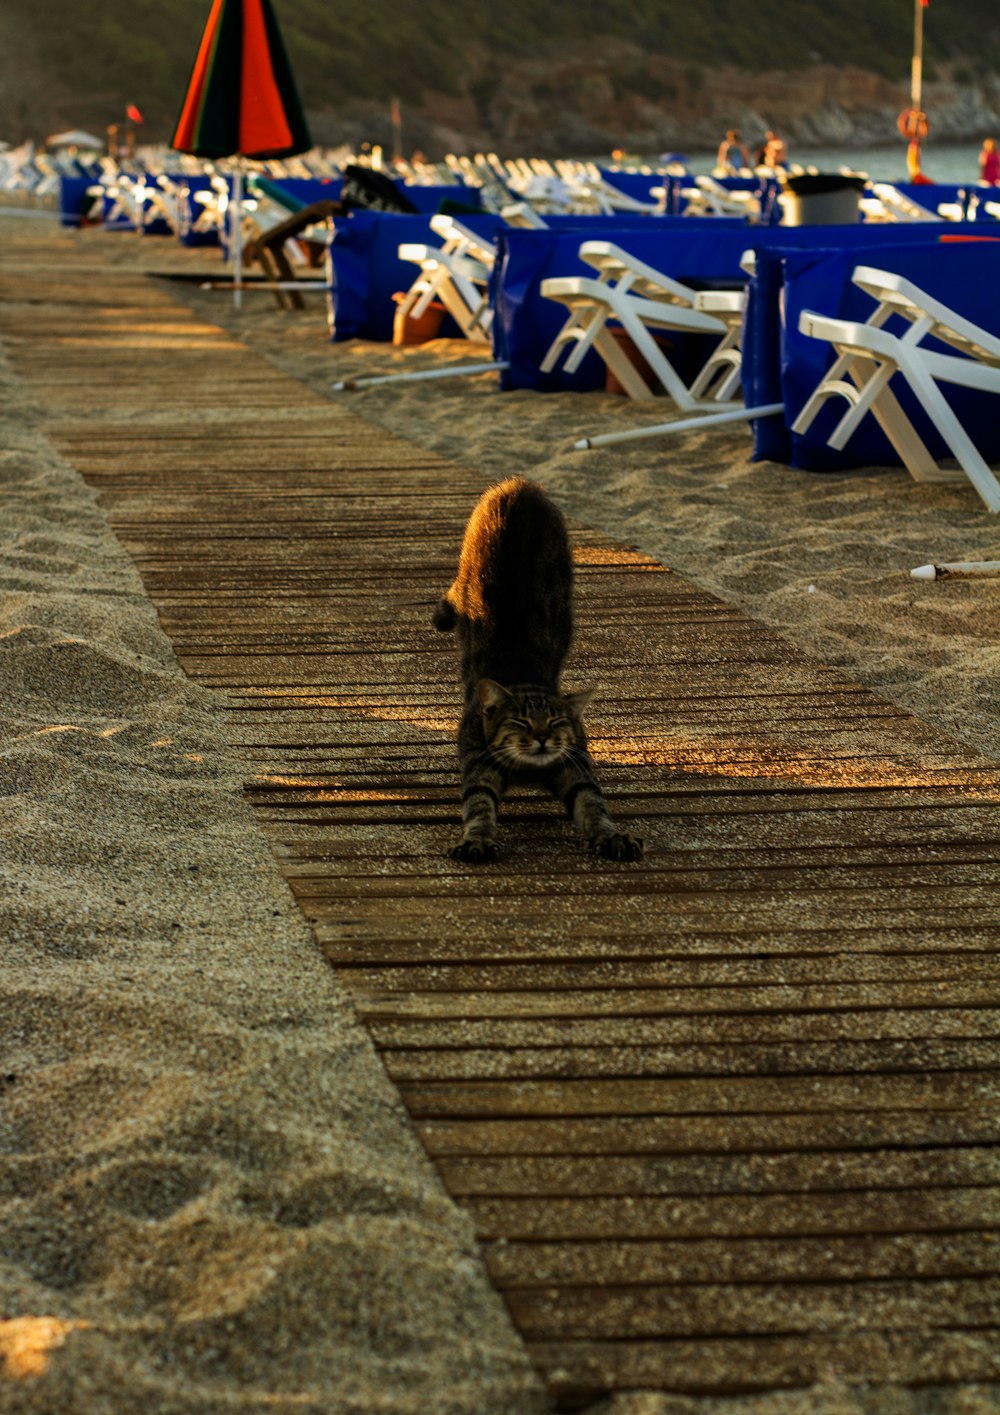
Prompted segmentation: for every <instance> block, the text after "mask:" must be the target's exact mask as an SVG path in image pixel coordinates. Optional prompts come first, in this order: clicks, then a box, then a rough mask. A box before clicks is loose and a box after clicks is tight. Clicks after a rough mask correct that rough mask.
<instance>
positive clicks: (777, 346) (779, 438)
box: [742, 223, 1000, 471]
mask: <svg viewBox="0 0 1000 1415" xmlns="http://www.w3.org/2000/svg"><path fill="white" fill-rule="evenodd" d="M790 229H791V228H790ZM801 229H802V230H812V231H817V230H818V229H820V228H816V227H812V228H801ZM825 229H826V231H827V238H826V239H825V240H824V241H823V242H822V244H820V245H817V246H816V247H815V248H812V249H803V250H801V252H795V253H794V254H793V253H792V252H790V251H789V250H788V247H787V246H786V247H785V248H784V249H782V248H781V247H779V246H775V245H772V244H759V245H756V246H755V250H756V257H757V265H756V275H755V276H754V278H753V279H752V280H751V282H750V285H749V291H748V301H747V313H746V320H745V324H744V330H743V365H742V371H743V393H744V397H745V399H746V402H747V406H748V407H752V406H754V405H755V404H756V405H759V404H763V403H776V402H784V404H785V408H786V412H785V417H784V418H783V419H782V418H767V419H762V420H760V421H757V422H755V423H754V424H753V432H754V460H755V461H764V460H768V461H775V462H786V463H789V464H791V465H792V466H796V467H799V468H801V469H805V470H810V471H831V470H839V469H845V468H849V467H857V466H871V465H898V464H899V459H898V458H897V457H896V455H895V453H894V452H893V450H892V448H891V447H890V445H889V443H888V442H887V441H886V439H885V437H884V435H883V434H882V432H881V430H880V429H879V428H878V425H877V424H876V423H875V422H874V420H873V419H872V418H866V419H865V420H864V422H863V423H862V425H861V427H860V428H859V429H858V431H857V432H856V433H855V434H854V436H853V437H852V439H851V441H850V443H849V444H848V447H847V448H846V449H845V450H844V451H843V452H836V451H834V450H833V449H832V448H829V447H827V446H826V438H827V437H828V436H829V435H830V432H831V431H832V428H833V426H834V425H835V423H836V422H837V421H838V420H839V418H840V417H841V416H842V415H843V413H844V411H845V408H846V404H845V403H844V401H843V400H842V399H832V400H831V401H830V403H829V404H828V406H827V408H825V409H824V410H823V412H822V413H821V414H820V415H819V416H818V417H817V418H816V420H815V421H814V423H813V426H812V428H810V430H809V432H808V433H807V434H806V435H805V436H803V437H799V436H795V437H793V436H792V434H791V433H790V431H789V427H790V426H791V424H792V423H793V422H794V421H795V418H796V417H797V416H798V413H799V412H800V410H801V408H802V406H803V404H804V403H805V402H806V400H807V399H808V397H809V395H810V394H811V392H812V390H813V389H814V388H815V386H816V384H817V383H818V382H819V381H820V379H821V378H822V376H823V374H824V373H825V372H826V370H827V369H828V368H829V367H830V365H831V364H832V363H833V361H834V357H835V355H834V353H833V351H832V350H831V349H830V347H829V345H827V344H824V342H823V341H822V340H817V339H811V338H809V337H808V336H807V335H803V334H801V333H800V332H799V328H798V321H799V315H800V314H801V312H802V310H804V309H813V310H816V311H817V312H818V313H821V314H829V315H835V316H838V317H840V318H848V319H860V320H866V319H867V318H868V316H869V315H870V313H871V311H872V309H873V308H874V306H873V304H872V301H871V298H870V297H869V296H866V295H865V294H864V293H863V292H862V291H860V290H859V289H858V288H857V287H856V286H855V285H854V284H853V283H852V282H851V278H850V277H851V273H852V271H853V270H854V268H855V266H857V265H872V266H875V267H876V268H880V269H886V270H893V271H895V272H897V273H898V274H901V275H904V276H906V277H907V278H909V279H911V280H912V281H913V282H914V284H916V285H918V286H920V287H921V288H922V289H925V290H926V291H927V293H928V294H930V295H934V296H935V297H936V298H940V299H941V300H942V301H943V303H945V304H947V305H949V306H951V307H952V308H953V309H955V310H956V311H957V312H959V313H962V314H965V315H966V316H967V317H968V318H970V319H973V320H974V321H975V322H976V323H977V324H981V325H982V326H983V327H984V328H986V329H987V330H990V331H991V332H997V333H1000V291H998V290H997V286H998V277H1000V242H996V243H995V242H993V241H991V240H984V241H982V242H980V241H978V240H977V241H973V242H966V241H955V242H952V241H949V240H948V239H947V236H948V235H951V234H954V228H951V231H950V232H946V233H944V234H945V237H946V238H945V239H944V240H942V239H941V235H942V233H941V228H940V226H938V225H936V224H934V225H931V226H925V225H923V223H914V224H913V225H887V226H860V227H848V228H825ZM833 229H836V230H837V232H838V234H839V235H840V237H841V240H840V241H839V242H838V244H837V245H836V246H834V243H833V241H831V240H829V233H830V231H831V230H833ZM966 230H967V231H968V230H969V228H966ZM845 231H848V232H850V236H849V237H848V238H847V239H843V236H844V233H845ZM800 244H801V245H805V244H806V243H804V242H803V243H800ZM966 271H967V272H968V274H967V275H966V274H965V273H964V272H966ZM786 281H787V282H788V287H787V288H785V287H786ZM991 321H993V322H991ZM896 385H902V380H901V379H896V380H895V384H894V391H897V389H896ZM898 396H900V400H901V402H902V403H903V406H904V407H906V409H907V412H908V414H909V415H911V416H912V417H913V420H914V423H915V426H917V428H918V430H919V431H920V433H921V435H922V436H923V435H924V434H925V433H926V434H927V436H926V440H927V444H928V447H929V448H930V450H931V451H932V452H934V453H935V454H937V455H940V454H941V450H942V449H941V444H940V441H939V440H938V439H937V438H936V436H935V435H933V434H932V433H931V431H930V430H929V425H928V423H927V421H926V419H925V418H923V416H922V414H920V413H919V412H918V411H917V410H916V409H915V408H914V406H913V400H912V399H911V398H910V395H909V393H908V392H907V391H905V390H904V391H902V392H900V393H899V394H898ZM946 396H947V397H948V398H949V400H950V401H951V400H952V397H953V391H951V390H946ZM987 398H988V395H983V394H971V393H968V392H965V391H962V392H958V391H957V390H955V391H954V406H955V407H956V408H959V407H960V406H961V407H962V409H963V412H962V414H961V415H962V417H963V420H964V418H965V416H966V413H967V414H968V416H969V418H970V419H971V421H970V422H969V428H970V431H973V435H974V436H976V437H977V438H978V432H977V431H975V429H977V428H978V425H979V423H980V422H981V421H982V420H983V418H984V417H985V418H987V419H988V418H989V417H990V416H992V418H993V420H994V422H995V424H996V426H997V427H998V429H1000V419H997V418H996V410H995V404H994V405H993V406H992V409H991V410H990V411H989V412H987V411H986V409H987V407H988V403H984V402H983V400H984V399H987ZM972 403H974V404H976V405H978V406H976V407H974V408H971V409H970V404H972ZM982 450H983V452H984V455H992V453H988V452H987V444H986V443H984V444H982Z"/></svg>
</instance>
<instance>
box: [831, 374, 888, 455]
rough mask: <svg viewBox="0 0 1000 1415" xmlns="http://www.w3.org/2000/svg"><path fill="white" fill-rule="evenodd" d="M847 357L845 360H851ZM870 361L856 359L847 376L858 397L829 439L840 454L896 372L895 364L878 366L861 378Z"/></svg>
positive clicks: (854, 399)
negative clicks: (862, 371)
mask: <svg viewBox="0 0 1000 1415" xmlns="http://www.w3.org/2000/svg"><path fill="white" fill-rule="evenodd" d="M849 357H850V356H849V355H845V358H849ZM870 363H871V360H870V359H864V358H856V359H853V360H851V362H850V364H849V366H848V369H847V376H848V378H849V379H851V381H852V382H853V383H854V384H855V386H856V388H857V395H856V396H855V397H854V398H850V399H848V402H849V403H850V404H851V405H852V406H851V407H849V408H848V409H847V412H846V413H845V414H844V415H843V417H842V418H841V419H840V422H839V423H838V424H837V426H836V427H835V428H834V430H833V432H832V433H831V434H830V436H829V437H828V438H827V445H828V446H829V447H835V448H836V449H837V451H838V452H841V451H843V449H844V448H845V447H846V446H847V442H848V439H849V438H851V437H852V436H853V435H854V433H855V432H856V430H857V428H858V427H859V426H860V424H861V419H862V418H863V417H864V416H865V414H866V413H867V412H869V411H871V410H872V409H873V407H874V404H875V402H876V401H877V399H878V398H879V396H880V395H881V394H882V392H883V390H884V389H886V388H887V387H888V384H889V380H890V378H892V375H893V374H894V373H895V372H896V365H895V364H888V363H887V364H878V365H876V366H875V368H873V369H872V371H871V373H870V374H869V375H868V377H867V378H863V377H862V376H861V373H860V370H861V368H862V366H865V367H867V366H868V365H870Z"/></svg>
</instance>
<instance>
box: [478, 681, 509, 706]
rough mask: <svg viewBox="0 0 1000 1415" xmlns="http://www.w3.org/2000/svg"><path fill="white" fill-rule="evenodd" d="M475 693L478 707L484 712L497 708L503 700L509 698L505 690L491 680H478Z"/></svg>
mask: <svg viewBox="0 0 1000 1415" xmlns="http://www.w3.org/2000/svg"><path fill="white" fill-rule="evenodd" d="M476 692H477V693H478V694H479V706H480V707H481V708H482V709H483V711H484V712H489V711H490V709H491V708H495V707H498V706H499V705H500V703H502V702H503V700H504V698H509V697H510V693H508V691H507V689H506V688H503V687H501V686H500V684H499V683H495V682H494V681H493V679H492V678H480V680H479V683H478V685H477V687H476Z"/></svg>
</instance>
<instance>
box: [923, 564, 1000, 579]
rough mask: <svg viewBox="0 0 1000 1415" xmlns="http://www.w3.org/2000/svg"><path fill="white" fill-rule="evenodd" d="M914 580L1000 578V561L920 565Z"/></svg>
mask: <svg viewBox="0 0 1000 1415" xmlns="http://www.w3.org/2000/svg"><path fill="white" fill-rule="evenodd" d="M910 577H911V579H914V580H975V579H987V578H996V577H1000V560H953V561H951V562H950V563H946V564H942V565H918V566H917V567H916V569H915V570H911V571H910Z"/></svg>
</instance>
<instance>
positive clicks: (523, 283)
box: [493, 179, 938, 402]
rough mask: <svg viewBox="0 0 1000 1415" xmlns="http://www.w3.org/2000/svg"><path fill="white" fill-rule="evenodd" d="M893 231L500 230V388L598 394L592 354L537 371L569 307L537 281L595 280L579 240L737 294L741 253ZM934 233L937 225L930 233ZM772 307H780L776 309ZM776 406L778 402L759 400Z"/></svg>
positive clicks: (722, 220)
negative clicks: (571, 365)
mask: <svg viewBox="0 0 1000 1415" xmlns="http://www.w3.org/2000/svg"><path fill="white" fill-rule="evenodd" d="M734 180H735V179H734ZM899 229H900V228H899V227H897V226H880V227H874V228H873V227H862V226H767V227H762V226H758V225H753V226H751V225H748V224H747V223H746V222H745V221H742V220H740V219H739V218H738V217H733V218H729V217H718V216H705V217H695V216H685V217H682V218H678V219H674V218H671V217H662V216H658V217H645V216H633V217H624V216H618V217H614V216H599V217H592V218H591V222H590V226H589V227H588V228H587V229H586V230H585V231H584V232H581V230H580V229H579V228H578V227H573V228H572V229H571V230H570V231H569V232H567V231H566V228H565V227H562V226H557V225H556V223H555V220H554V219H553V225H552V229H550V230H547V231H539V230H533V229H530V228H522V227H512V228H504V229H503V230H501V231H500V233H499V236H498V249H499V255H498V260H497V266H498V271H499V274H498V276H497V279H496V289H495V300H494V305H495V308H496V319H495V321H494V325H493V345H494V352H495V354H496V357H497V358H498V359H505V360H509V361H510V365H511V367H510V369H509V371H508V372H507V373H505V374H503V375H502V381H503V387H505V388H537V389H545V390H548V391H558V390H567V389H575V390H577V391H583V390H586V389H593V388H601V387H603V386H604V378H605V370H604V362H603V360H602V359H601V358H600V357H599V355H597V354H594V353H590V354H588V355H587V357H586V358H585V359H584V360H583V362H582V363H581V365H580V367H579V369H578V370H577V371H576V373H575V374H567V373H564V372H563V371H562V370H561V368H557V369H555V370H554V371H553V372H552V373H550V374H542V373H541V372H540V371H539V365H540V364H541V362H542V360H543V359H544V357H545V355H546V353H547V352H548V350H549V347H550V345H551V344H552V341H553V339H555V337H556V335H557V334H558V333H559V330H560V329H561V328H562V326H563V324H564V323H565V321H566V307H565V306H564V305H561V304H558V303H557V302H556V301H554V300H547V299H545V297H544V296H543V295H542V293H541V289H540V285H541V282H542V281H543V280H545V279H547V278H549V277H550V276H560V275H593V274H594V271H593V268H592V267H591V266H588V265H587V264H585V262H584V261H582V260H580V258H579V256H578V254H577V252H578V251H579V248H580V244H581V236H583V238H584V239H586V238H591V239H598V238H600V239H607V240H609V241H613V242H614V243H615V244H616V245H619V246H621V247H622V248H623V249H624V250H626V251H628V252H629V253H630V254H631V255H635V256H638V257H639V259H640V260H644V261H645V262H646V264H647V265H651V266H653V267H654V269H656V270H660V271H662V272H663V273H664V274H665V275H671V276H673V278H674V279H675V280H681V281H683V282H684V283H685V284H689V285H693V286H695V287H697V288H701V287H705V286H711V287H715V288H723V289H724V288H727V287H728V288H736V287H738V286H742V285H744V284H745V283H746V275H745V273H744V271H743V269H742V268H741V266H740V260H741V258H742V256H743V253H744V251H746V250H748V249H750V248H751V247H754V248H764V247H765V246H767V245H774V246H776V247H778V248H787V247H789V246H793V247H797V246H809V245H821V246H828V245H835V244H840V243H842V242H843V243H844V244H850V243H853V242H856V241H857V240H858V238H859V236H860V233H861V232H862V231H864V230H867V231H869V232H870V231H872V230H876V231H878V232H887V233H888V232H892V231H898V230H899ZM905 229H906V231H907V232H913V233H914V237H916V238H919V239H922V240H926V239H927V235H926V232H927V230H928V229H929V228H928V227H925V226H924V224H923V223H922V222H914V223H913V225H912V226H907V227H906V228H905ZM930 229H933V230H934V231H935V232H936V231H937V230H938V226H937V224H934V225H933V227H932V228H930ZM775 308H777V306H775ZM755 401H758V402H767V401H770V402H775V401H777V400H776V399H773V398H772V399H756V400H755Z"/></svg>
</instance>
